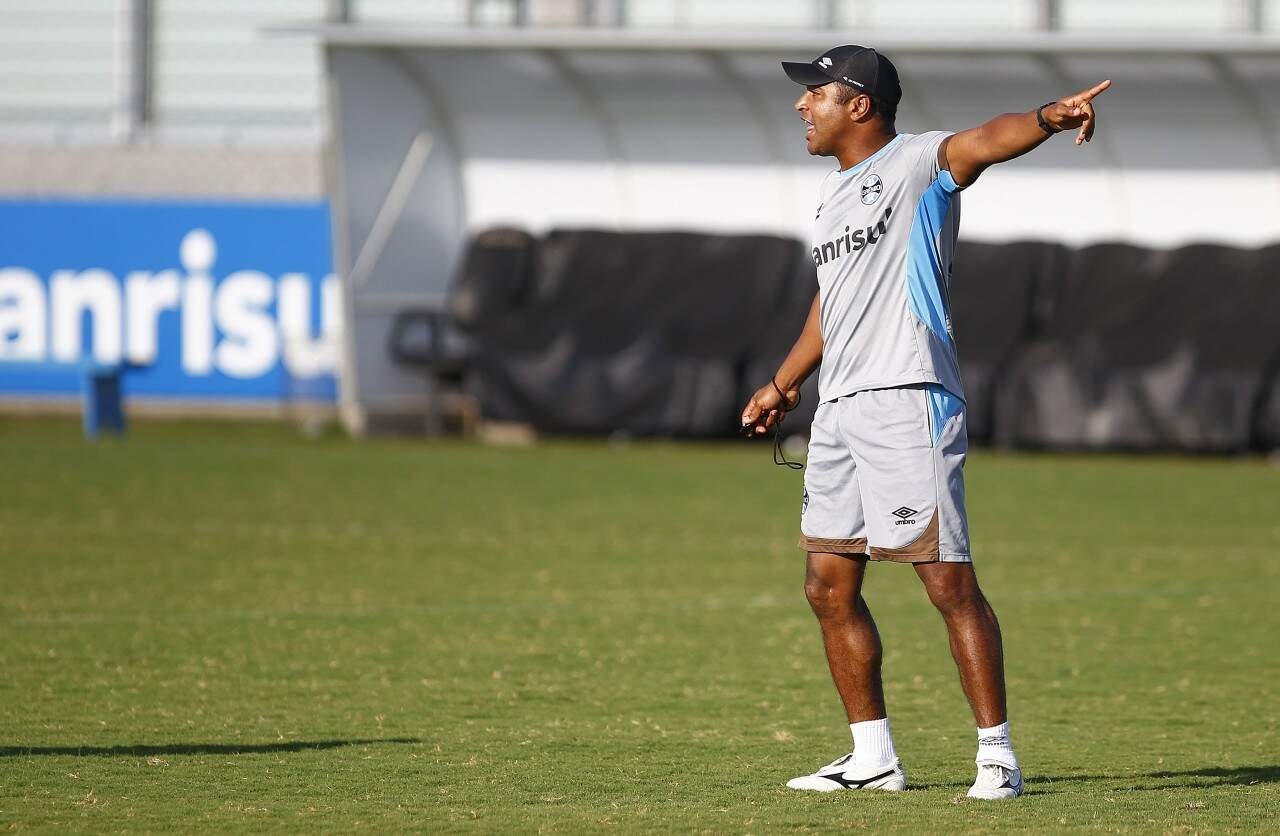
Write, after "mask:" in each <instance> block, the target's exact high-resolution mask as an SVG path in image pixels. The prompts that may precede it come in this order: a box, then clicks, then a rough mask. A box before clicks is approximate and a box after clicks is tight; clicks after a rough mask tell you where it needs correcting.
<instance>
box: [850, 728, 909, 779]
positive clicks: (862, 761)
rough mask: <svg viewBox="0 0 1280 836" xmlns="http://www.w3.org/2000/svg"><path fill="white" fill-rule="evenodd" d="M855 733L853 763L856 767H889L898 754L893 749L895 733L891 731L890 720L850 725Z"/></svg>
mask: <svg viewBox="0 0 1280 836" xmlns="http://www.w3.org/2000/svg"><path fill="white" fill-rule="evenodd" d="M849 731H851V732H853V763H854V765H855V766H866V767H876V766H887V765H888V764H891V763H893V761H894V759H895V758H897V757H898V753H897V752H896V751H895V750H894V748H893V732H891V731H890V730H889V718H888V717H885V718H884V719H883V720H866V721H864V722H861V723H850V724H849Z"/></svg>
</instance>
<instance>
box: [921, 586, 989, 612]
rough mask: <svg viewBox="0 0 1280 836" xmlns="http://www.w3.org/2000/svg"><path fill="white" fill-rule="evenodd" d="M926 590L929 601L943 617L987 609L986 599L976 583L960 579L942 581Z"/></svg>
mask: <svg viewBox="0 0 1280 836" xmlns="http://www.w3.org/2000/svg"><path fill="white" fill-rule="evenodd" d="M925 589H926V590H927V591H928V593H929V601H930V602H931V603H932V604H933V605H934V606H935V607H937V608H938V612H940V613H942V615H943V616H950V615H955V614H961V613H966V612H971V611H974V610H982V609H984V608H985V607H986V599H985V598H984V597H983V596H982V590H981V589H979V588H978V585H977V584H976V583H969V582H966V581H964V580H959V579H958V580H957V581H940V582H936V583H930V584H927V585H926V586H925Z"/></svg>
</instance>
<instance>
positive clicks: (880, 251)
mask: <svg viewBox="0 0 1280 836" xmlns="http://www.w3.org/2000/svg"><path fill="white" fill-rule="evenodd" d="M948 136H950V134H949V133H947V132H945V131H933V132H931V133H926V134H898V135H897V136H896V137H894V138H893V139H892V140H890V142H889V144H888V145H886V146H884V147H883V148H881V149H880V150H879V151H877V152H876V153H875V154H873V155H872V156H870V157H868V158H867V159H865V160H863V161H862V162H860V163H858V164H857V165H856V166H854V167H853V168H850V169H846V170H844V171H833V172H831V173H830V174H828V175H827V177H826V179H825V180H823V181H822V188H821V190H820V192H819V200H820V203H819V205H818V213H817V217H816V218H815V221H814V239H813V251H812V253H811V257H812V258H813V261H814V263H815V264H817V266H818V288H819V292H820V295H821V305H822V342H823V350H822V367H821V369H820V371H819V373H818V395H819V397H821V399H822V400H824V401H831V400H835V399H836V398H839V397H843V396H844V395H851V394H853V393H854V392H860V391H863V390H865V389H886V388H889V387H894V386H905V385H907V384H911V383H937V384H939V385H941V386H942V387H943V388H944V389H947V390H948V391H950V392H951V393H952V394H954V395H956V396H957V397H960V398H963V397H964V391H963V389H962V388H961V385H960V367H959V363H958V361H957V359H956V345H955V339H954V338H953V337H952V333H951V311H950V282H951V257H952V253H953V252H954V250H955V243H956V233H957V232H958V231H959V229H960V193H959V188H958V187H957V186H956V183H955V181H954V180H952V179H951V173H950V172H949V171H946V170H941V171H940V170H939V168H938V147H939V146H940V145H941V144H942V141H943V140H944V139H946V138H947V137H948Z"/></svg>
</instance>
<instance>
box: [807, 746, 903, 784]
mask: <svg viewBox="0 0 1280 836" xmlns="http://www.w3.org/2000/svg"><path fill="white" fill-rule="evenodd" d="M787 786H788V787H790V788H791V789H793V790H814V791H816V792H834V791H835V790H888V791H890V792H899V791H901V790H905V789H906V788H907V773H906V771H905V770H903V768H902V762H901V761H899V760H898V759H897V758H894V759H893V763H891V764H886V765H885V766H878V767H875V768H873V769H864V768H861V767H854V766H853V753H852V752H850V753H849V754H847V755H845V756H844V757H842V758H837V759H836V760H834V761H832V762H831V763H829V764H827V765H826V766H824V767H822V768H821V769H819V770H818V771H817V772H815V773H813V774H812V775H801V776H800V777H799V778H792V779H791V780H790V781H788V782H787Z"/></svg>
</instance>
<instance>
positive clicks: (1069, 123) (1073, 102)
mask: <svg viewBox="0 0 1280 836" xmlns="http://www.w3.org/2000/svg"><path fill="white" fill-rule="evenodd" d="M1110 86H1111V79H1107V80H1106V81H1104V82H1101V83H1100V84H1096V85H1094V86H1093V87H1090V88H1089V89H1088V90H1081V91H1080V92H1079V93H1076V94H1075V95H1074V96H1067V97H1066V98H1063V99H1059V100H1058V101H1056V102H1054V103H1053V104H1051V105H1048V106H1047V107H1045V108H1044V109H1043V110H1041V111H1040V115H1041V116H1043V117H1044V121H1046V122H1048V123H1049V124H1050V125H1051V126H1053V127H1055V128H1057V129H1058V130H1060V131H1065V130H1070V129H1071V128H1079V129H1080V133H1078V134H1076V145H1081V144H1083V143H1086V142H1088V141H1089V140H1091V139H1093V131H1094V127H1095V126H1096V124H1097V116H1096V115H1095V114H1094V112H1093V99H1094V97H1095V96H1097V95H1099V94H1100V93H1102V91H1104V90H1106V89H1107V88H1108V87H1110Z"/></svg>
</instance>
